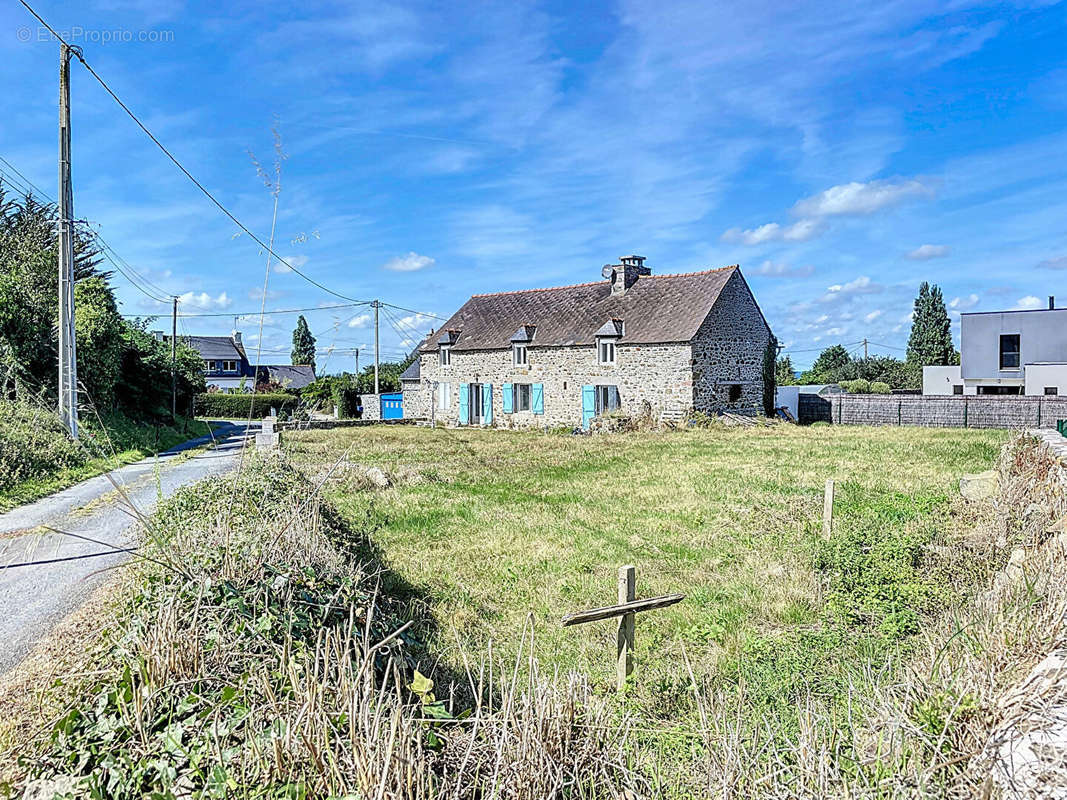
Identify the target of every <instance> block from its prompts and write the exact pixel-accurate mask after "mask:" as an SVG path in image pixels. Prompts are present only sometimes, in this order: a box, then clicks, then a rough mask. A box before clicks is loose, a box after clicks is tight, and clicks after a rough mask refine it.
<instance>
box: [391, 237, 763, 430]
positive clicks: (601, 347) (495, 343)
mask: <svg viewBox="0 0 1067 800" xmlns="http://www.w3.org/2000/svg"><path fill="white" fill-rule="evenodd" d="M644 261H645V259H644V257H642V256H626V257H624V258H623V259H621V263H620V264H614V265H608V266H605V267H604V268H603V270H602V272H601V274H602V276H603V278H604V279H603V280H600V281H596V282H594V283H583V284H579V285H577V286H560V287H556V288H551V289H530V290H526V291H517V292H501V293H497V294H481V295H475V296H473V297H471V298H470V300H468V301H467V302H466V303H465V304H464V305H463V307H462V308H460V309H459V311H457V312H456V313H455V314H453V315H452V317H451V318H450V319H449V320H448V321H447V322H446V323H445V324H444V325H443V326H442V327H441V329H440V330H439V331H437V332H436V333H432V334H431V335H430V336H429V337H427V339H426V341H425V342H424V343H423V344H422V345H421V347H420V348H419V357H418V359H417V360H416V362H415V363H414V364H413V365H412V367H411V369H409V370H408V371H407V372H406V373H405V375H404V376H403V381H402V382H403V386H404V416H406V417H422V418H428V417H431V416H433V418H434V419H435V420H436V421H437V422H443V423H445V424H447V425H481V426H498V427H529V426H536V427H558V426H574V427H577V426H579V425H580V426H582V427H583V428H588V427H589V424H590V422H591V421H592V419H593V418H594V417H596V416H599V415H602V414H608V413H611V412H616V411H617V412H620V413H624V414H628V415H635V416H636V415H642V414H651V415H652V416H653V417H654V418H656V419H671V420H677V419H681V418H683V417H684V416H685V415H686V414H689V413H691V412H694V411H697V412H705V413H709V414H713V413H716V412H721V411H727V410H731V411H737V412H741V413H750V414H751V413H758V412H762V410H763V390H764V377H763V376H764V363H765V359H766V358H767V357H768V351H769V350H770V348H772V347H773V346H774V338H773V336H772V334H771V329H770V327H769V326H768V325H767V320H766V319H765V318H764V316H763V313H762V312H761V311H760V308H759V306H758V305H757V303H756V299H755V297H753V295H752V291H751V289H750V288H749V286H748V283H747V282H746V281H745V279H744V277H743V276H742V275H741V270H740V268H738V267H736V266H733V267H724V268H722V269H713V270H707V271H704V272H691V273H685V274H678V275H659V276H656V275H652V271H651V269H650V268H648V267H646V266H645V265H644ZM770 355H772V356H773V352H771V353H770Z"/></svg>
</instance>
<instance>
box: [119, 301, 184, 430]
mask: <svg viewBox="0 0 1067 800" xmlns="http://www.w3.org/2000/svg"><path fill="white" fill-rule="evenodd" d="M150 322H151V319H143V320H140V319H138V320H133V321H132V322H126V323H125V325H124V327H123V329H122V367H121V369H120V371H119V375H118V381H117V395H118V401H119V404H120V405H121V407H123V408H125V409H127V410H128V411H129V413H130V414H132V415H134V416H137V415H142V416H161V415H164V414H167V413H169V411H170V369H171V357H170V342H164V341H161V340H159V339H156V338H155V337H154V336H153V335H152V334H150V333H149V332H148V330H147V328H148V325H149V324H150ZM176 355H177V375H178V381H177V389H178V403H177V406H178V413H179V414H187V413H189V407H190V405H191V403H192V400H193V396H194V395H195V394H197V393H199V392H203V391H204V388H205V382H204V371H203V370H204V364H203V361H202V360H201V359H200V354H199V353H198V352H197V351H196V350H194V349H192V348H191V347H189V346H188V345H186V344H184V343H183V342H182V341H181V340H179V341H178V347H177V353H176Z"/></svg>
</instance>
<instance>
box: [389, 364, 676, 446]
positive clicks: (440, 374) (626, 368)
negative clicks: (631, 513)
mask: <svg viewBox="0 0 1067 800" xmlns="http://www.w3.org/2000/svg"><path fill="white" fill-rule="evenodd" d="M528 353H529V361H530V363H529V365H527V366H524V367H517V366H515V365H513V364H512V363H511V362H512V356H511V349H510V348H508V349H501V350H482V351H473V352H470V351H468V352H464V351H453V352H452V363H451V364H450V365H449V366H446V367H443V366H441V365H440V364H439V363H438V354H437V353H436V352H432V353H426V354H423V355H422V356H421V358H422V363H421V365H420V369H421V374H422V377H423V381H424V382H426V381H430V382H433V381H442V382H448V383H449V405H448V408H447V409H445V410H442V409H440V408H438V409H437V410H436V411H435V415H436V420H437V421H438V422H442V423H444V424H446V425H456V424H458V423H459V387H460V384H461V383H491V384H492V385H493V424H494V425H495V426H498V427H530V426H534V427H559V426H574V427H577V426H579V425H581V423H582V386H583V385H586V384H592V385H597V384H607V385H612V386H617V387H618V388H619V401H620V405H621V409H620V410H621V411H622V412H623V413H626V414H633V415H637V414H640V413H642V410H643V407H644V404H645V403H647V404H648V405H649V407H650V408H651V411H652V413H653V414H654V415H655V416H656V417H657V418H658V417H659V415H660V414H662V413H663V412H664V411H667V410H681V411H683V412H684V411H689V410H690V409H692V407H693V372H692V366H691V359H692V348H690V347H689V345H688V344H662V345H628V344H619V345H618V346H617V348H616V354H615V364H613V365H601V364H598V363H597V351H596V347H595V346H594V345H585V346H580V347H537V346H531V347H530V348H529V350H528ZM504 383H531V384H533V383H540V384H543V385H544V402H545V413H544V414H534V413H533V412H531V411H521V412H516V413H513V414H504V412H503V400H502V398H501V393H500V386H501V384H504ZM426 397H427V400H424V399H415V403H417V404H421V403H424V402H427V401H428V393H427V395H426ZM404 402H405V406H406V404H407V395H406V394H405V398H404ZM405 413H407V412H406V411H405Z"/></svg>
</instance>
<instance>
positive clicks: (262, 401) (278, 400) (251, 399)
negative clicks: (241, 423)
mask: <svg viewBox="0 0 1067 800" xmlns="http://www.w3.org/2000/svg"><path fill="white" fill-rule="evenodd" d="M249 405H251V406H252V414H251V416H252V418H253V419H262V418H263V417H265V416H267V415H268V414H270V410H271V409H272V408H276V409H277V410H278V413H279V414H281V413H283V412H291V411H293V410H294V409H295V408H296V407H297V406H298V405H300V398H299V397H296V396H295V395H291V394H280V393H279V394H257V395H255V396H253V395H251V394H223V393H222V392H210V393H204V394H198V395H197V396H196V398H195V399H194V400H193V415H194V416H197V417H222V418H224V419H240V418H242V417H248V416H249V412H248V409H249Z"/></svg>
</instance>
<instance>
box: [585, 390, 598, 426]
mask: <svg viewBox="0 0 1067 800" xmlns="http://www.w3.org/2000/svg"><path fill="white" fill-rule="evenodd" d="M595 416H596V387H595V386H583V387H582V428H584V429H585V430H589V423H590V421H591V420H592V419H593V417H595Z"/></svg>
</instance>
